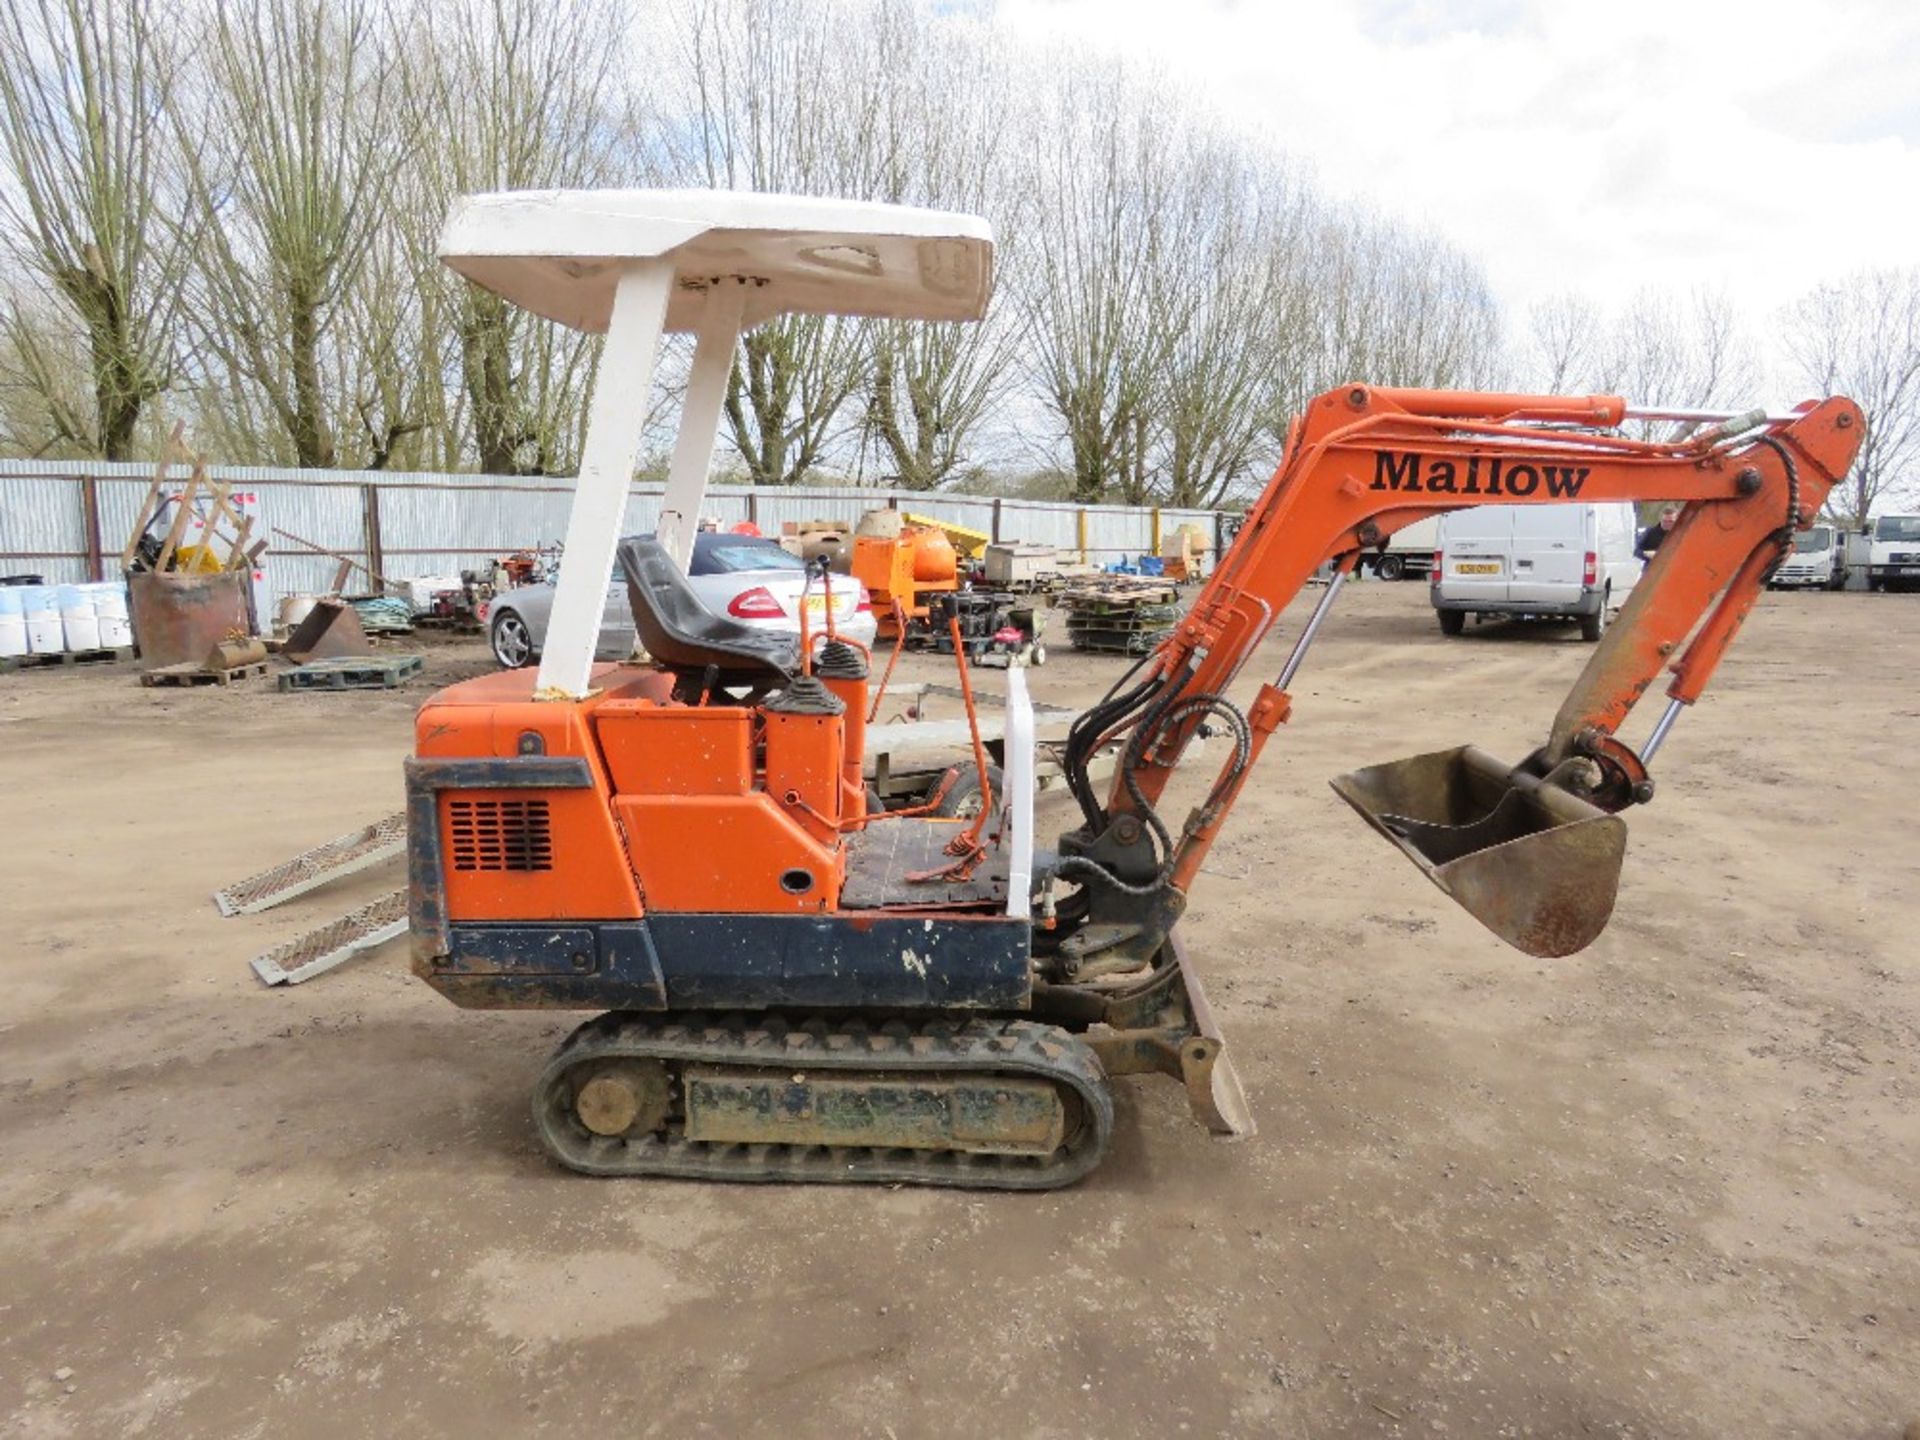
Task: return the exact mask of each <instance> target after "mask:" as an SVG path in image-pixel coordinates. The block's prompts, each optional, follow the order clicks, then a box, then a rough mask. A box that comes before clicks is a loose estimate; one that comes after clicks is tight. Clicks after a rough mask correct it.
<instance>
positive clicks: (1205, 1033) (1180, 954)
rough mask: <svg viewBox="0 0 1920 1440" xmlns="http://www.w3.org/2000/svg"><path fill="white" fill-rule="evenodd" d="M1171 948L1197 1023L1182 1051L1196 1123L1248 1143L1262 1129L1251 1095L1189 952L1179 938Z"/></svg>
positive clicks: (1183, 1071) (1171, 942) (1172, 941)
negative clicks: (1256, 1121)
mask: <svg viewBox="0 0 1920 1440" xmlns="http://www.w3.org/2000/svg"><path fill="white" fill-rule="evenodd" d="M1167 943H1168V945H1170V946H1171V947H1172V948H1173V958H1174V960H1175V962H1176V963H1177V964H1178V965H1179V966H1180V983H1181V985H1182V986H1183V987H1185V989H1186V992H1187V1013H1188V1014H1190V1015H1191V1016H1192V1017H1193V1034H1192V1035H1190V1036H1188V1037H1187V1039H1186V1041H1185V1042H1184V1043H1182V1045H1181V1046H1180V1081H1181V1083H1182V1084H1183V1085H1185V1086H1186V1087H1187V1104H1188V1106H1189V1107H1190V1108H1191V1109H1192V1111H1193V1118H1194V1119H1195V1120H1198V1121H1199V1122H1200V1123H1201V1124H1202V1125H1204V1126H1205V1127H1206V1128H1207V1130H1208V1131H1209V1132H1210V1133H1212V1134H1214V1135H1218V1136H1221V1137H1223V1138H1225V1139H1228V1140H1244V1139H1246V1138H1247V1137H1248V1136H1250V1135H1253V1134H1254V1133H1255V1132H1256V1130H1257V1128H1258V1127H1257V1126H1255V1124H1254V1121H1253V1111H1252V1110H1251V1109H1250V1108H1249V1107H1248V1105H1247V1092H1246V1091H1245V1090H1243V1089H1242V1088H1241V1086H1240V1072H1239V1071H1238V1070H1236V1069H1234V1068H1233V1059H1232V1057H1231V1056H1229V1055H1228V1054H1227V1042H1226V1037H1225V1036H1223V1035H1222V1034H1221V1033H1220V1027H1219V1026H1218V1025H1217V1024H1215V1023H1214V1018H1213V1007H1212V1006H1211V1005H1209V1004H1208V1003H1207V996H1206V992H1205V991H1203V990H1202V989H1201V988H1200V977H1199V975H1198V974H1197V973H1195V971H1194V969H1193V966H1191V965H1190V964H1188V963H1187V951H1186V947H1185V946H1183V945H1182V944H1181V943H1180V940H1179V937H1177V936H1175V937H1172V938H1170V939H1169V940H1168V941H1167Z"/></svg>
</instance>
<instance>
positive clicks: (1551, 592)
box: [1432, 502, 1640, 640]
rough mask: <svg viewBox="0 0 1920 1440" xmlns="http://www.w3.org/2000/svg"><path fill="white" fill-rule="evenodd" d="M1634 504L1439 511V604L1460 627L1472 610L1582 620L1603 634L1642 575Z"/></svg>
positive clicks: (1585, 635)
mask: <svg viewBox="0 0 1920 1440" xmlns="http://www.w3.org/2000/svg"><path fill="white" fill-rule="evenodd" d="M1637 534H1638V525H1637V523H1636V521H1635V519H1634V513H1633V506H1631V505H1629V504H1626V503H1624V502H1622V503H1620V504H1617V505H1483V506H1481V507H1479V508H1477V509H1473V510H1455V511H1452V512H1450V513H1448V514H1446V515H1443V516H1441V517H1440V534H1439V539H1438V540H1437V541H1436V543H1435V546H1434V554H1433V590H1432V595H1433V608H1434V609H1435V610H1436V611H1438V612H1439V615H1440V629H1441V630H1442V631H1443V632H1444V633H1446V634H1448V635H1458V634H1459V633H1460V632H1461V631H1462V630H1464V629H1466V626H1467V617H1468V616H1469V615H1477V616H1483V617H1484V616H1498V617H1501V618H1503V619H1527V620H1577V621H1578V622H1579V624H1580V636H1581V638H1582V639H1584V640H1598V639H1599V638H1600V635H1601V632H1602V631H1604V630H1605V629H1606V628H1607V621H1608V620H1609V619H1611V618H1612V615H1613V612H1614V611H1616V610H1618V609H1619V608H1620V607H1621V605H1623V604H1624V603H1625V602H1626V598H1627V596H1628V594H1629V593H1631V591H1632V590H1633V587H1634V585H1635V584H1636V583H1638V581H1639V579H1640V561H1639V560H1637V559H1636V558H1635V557H1634V553H1633V545H1634V540H1635V538H1636V536H1637Z"/></svg>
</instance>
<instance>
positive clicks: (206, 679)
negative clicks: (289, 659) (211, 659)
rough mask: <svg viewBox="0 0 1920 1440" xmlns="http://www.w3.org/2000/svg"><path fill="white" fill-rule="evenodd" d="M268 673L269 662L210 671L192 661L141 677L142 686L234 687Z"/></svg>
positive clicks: (257, 662) (165, 666)
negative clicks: (240, 682) (237, 683)
mask: <svg viewBox="0 0 1920 1440" xmlns="http://www.w3.org/2000/svg"><path fill="white" fill-rule="evenodd" d="M266 673H267V662H266V661H264V660H256V661H254V662H253V663H252V664H250V665H235V666H233V667H232V668H231V669H224V670H209V669H207V667H206V666H204V665H197V664H195V663H194V662H193V661H191V660H186V661H182V662H181V663H180V664H178V665H162V666H161V667H160V668H159V669H158V670H149V671H147V672H146V673H145V674H143V675H142V676H141V677H140V683H141V684H142V685H232V684H233V683H235V682H236V681H239V680H251V679H253V678H254V677H255V676H257V675H264V674H266Z"/></svg>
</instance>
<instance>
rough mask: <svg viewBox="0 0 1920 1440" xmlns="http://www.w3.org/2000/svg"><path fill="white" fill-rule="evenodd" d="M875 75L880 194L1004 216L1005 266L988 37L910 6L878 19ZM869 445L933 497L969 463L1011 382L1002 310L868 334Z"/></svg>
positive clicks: (1007, 121)
mask: <svg viewBox="0 0 1920 1440" xmlns="http://www.w3.org/2000/svg"><path fill="white" fill-rule="evenodd" d="M868 13H869V17H870V22H871V25H872V28H873V31H874V40H873V51H874V54H873V60H874V64H873V66H872V70H873V72H874V73H876V74H878V75H880V76H883V77H885V78H884V83H883V84H882V86H881V87H880V91H879V95H878V115H877V118H876V121H875V126H874V148H875V150H876V152H877V153H876V178H875V194H876V195H877V197H878V198H880V199H883V200H888V201H891V202H893V203H895V204H911V205H928V206H934V207H938V208H942V209H955V210H972V211H981V210H986V211H994V212H998V218H999V219H1000V220H1001V222H1002V223H1001V229H1000V234H999V236H998V239H999V245H998V255H997V257H996V265H997V266H998V268H999V270H1000V271H1001V273H1002V274H1004V273H1006V271H1007V269H1008V266H1009V264H1010V263H1011V260H1012V257H1013V255H1014V254H1015V248H1014V243H1013V242H1014V236H1013V235H1012V234H1009V233H1008V227H1007V225H1006V221H1007V220H1008V219H1009V218H1011V212H1012V211H1013V210H1014V208H1015V201H1014V196H1013V187H1012V186H1011V185H1010V184H1009V183H1008V180H1007V176H1006V173H1005V172H1006V169H1007V167H1006V165H1005V163H1004V161H1003V159H1002V156H1003V154H1004V152H1005V146H1006V143H1007V141H1008V140H1009V139H1010V138H1011V137H1012V135H1013V134H1014V131H1013V125H1012V117H1013V115H1014V113H1015V112H1014V107H1013V104H1012V95H1011V85H1010V83H1009V76H1008V74H1007V71H1006V68H1005V67H1004V66H1003V65H1001V64H999V63H998V62H997V61H996V59H995V57H994V56H993V54H992V53H991V52H990V51H989V50H988V49H987V48H986V45H985V43H984V36H983V35H982V33H981V32H979V31H978V30H975V29H970V28H966V27H963V26H961V25H959V24H958V23H957V22H954V21H946V22H940V23H936V22H935V20H934V19H933V17H932V16H931V15H930V14H929V12H928V11H926V10H925V9H924V8H922V7H921V6H919V5H917V4H914V3H911V0H884V3H880V4H877V5H875V6H874V7H873V8H872V9H871V10H870V11H869V12H868ZM867 335H868V339H869V342H870V344H871V346H872V353H871V356H870V357H869V360H868V363H867V365H866V366H865V367H864V369H865V378H866V383H867V403H866V408H865V414H864V416H863V420H862V428H863V431H864V436H865V439H866V440H867V441H868V442H869V443H877V444H878V446H879V447H880V450H881V454H882V455H883V457H884V459H885V460H886V461H887V462H888V463H889V465H890V468H891V470H892V472H893V479H894V483H896V484H899V485H901V486H904V487H905V488H907V489H912V490H931V489H933V488H935V487H936V486H939V485H941V484H943V483H945V482H946V481H947V480H948V479H949V478H950V477H952V476H953V475H955V474H956V473H958V472H959V471H960V470H961V469H962V468H963V467H964V466H965V465H966V463H967V461H968V459H969V456H970V450H971V446H972V444H973V442H974V439H975V437H976V434H977V432H978V431H979V428H980V426H981V424H982V422H983V421H984V420H985V419H986V418H987V416H988V415H989V414H991V413H992V412H993V410H994V409H995V408H996V407H997V406H998V404H999V403H1000V401H1001V400H1002V399H1003V398H1004V396H1005V395H1006V393H1007V391H1008V389H1009V386H1010V384H1011V380H1012V375H1013V371H1014V369H1015V361H1016V358H1017V352H1018V344H1019V334H1018V331H1017V329H1016V327H1015V326H1014V325H1013V324H1012V323H1011V322H1010V319H1009V316H1008V314H1007V310H1006V307H1005V306H996V307H993V308H992V309H991V310H990V312H989V314H988V316H987V318H986V319H984V320H982V321H980V322H978V323H973V324H916V323H913V322H906V321H880V322H877V323H875V324H873V325H870V326H868V327H867Z"/></svg>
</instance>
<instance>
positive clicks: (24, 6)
mask: <svg viewBox="0 0 1920 1440" xmlns="http://www.w3.org/2000/svg"><path fill="white" fill-rule="evenodd" d="M154 18H155V16H154V11H153V7H152V5H151V3H150V0H12V3H10V4H8V5H5V6H0V153H3V154H4V155H5V158H6V160H7V162H8V164H9V167H10V170H11V183H8V184H5V185H0V220H4V225H3V226H0V244H4V247H5V251H6V253H7V255H8V256H9V258H10V259H11V260H12V261H13V263H14V264H15V265H16V266H18V267H19V270H20V271H21V272H22V274H23V276H25V277H37V279H38V280H39V281H40V282H41V283H42V284H44V285H46V286H47V287H48V288H49V290H50V291H51V292H52V294H54V295H56V296H58V297H59V301H60V303H61V305H62V306H63V307H64V308H65V309H66V310H67V312H68V313H70V314H71V316H72V317H73V321H74V324H75V326H76V328H77V329H78V330H79V332H80V334H81V336H82V337H83V341H84V345H85V349H86V354H87V367H88V373H89V380H90V384H91V390H92V395H91V404H90V405H89V406H88V407H87V408H86V410H85V411H84V412H83V411H82V409H81V407H80V406H79V405H77V404H75V403H74V402H73V397H72V396H71V394H70V393H67V392H65V391H64V389H63V387H62V386H60V385H59V384H57V383H55V380H54V377H55V376H57V375H58V374H59V372H60V370H61V361H60V357H59V356H58V355H57V354H56V353H55V352H54V350H53V349H51V348H50V339H49V335H50V332H49V331H48V330H47V329H46V328H45V327H42V326H36V325H34V324H33V323H31V321H30V312H31V309H32V307H30V306H29V307H28V308H27V309H25V310H23V309H22V308H21V307H19V306H18V305H10V306H9V307H8V308H7V310H6V312H5V317H4V324H5V328H6V335H7V340H8V343H9V346H10V348H11V349H12V350H13V352H14V355H15V357H16V362H17V368H16V372H15V373H16V378H17V380H18V382H19V383H23V384H26V385H28V386H30V387H32V388H34V389H35V390H36V391H38V393H40V395H41V396H42V399H43V402H44V403H45V405H46V414H47V421H48V425H49V427H50V431H51V438H52V440H53V441H55V442H57V443H66V444H69V445H71V446H74V447H77V448H80V449H84V450H86V451H88V452H89V453H92V454H98V455H104V456H106V457H107V458H108V459H110V460H122V459H126V458H128V457H129V456H130V455H131V453H132V450H133V445H134V436H135V431H136V428H137V427H138V425H139V421H140V415H141V411H142V409H143V408H144V407H145V406H146V405H147V403H148V402H149V401H150V400H152V399H153V398H154V397H155V396H156V395H158V394H160V393H161V392H162V391H163V390H165V389H166V387H167V385H168V384H169V382H170V380H171V378H172V372H173V365H174V358H175V357H174V348H173V345H172V341H171V337H172V335H173V333H174V327H175V324H176V322H177V319H178V316H179V311H180V295H181V284H182V278H183V276H184V273H185V269H186V262H185V250H186V244H187V242H186V239H185V238H184V237H182V236H181V235H180V233H179V232H178V231H177V230H176V229H174V228H173V227H169V226H167V225H164V224H162V223H160V219H159V216H160V211H161V208H162V206H163V205H164V204H165V203H166V190H167V183H168V181H167V170H166V160H167V139H166V133H165V125H164V122H163V118H162V111H163V107H164V106H165V104H166V102H167V99H168V95H169V92H170V88H171V86H172V83H173V77H174V64H173V60H172V57H171V55H170V54H169V52H168V50H167V47H166V46H164V45H163V44H162V43H161V42H160V40H159V39H158V37H157V36H156V35H155V33H154V28H153V21H154Z"/></svg>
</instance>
